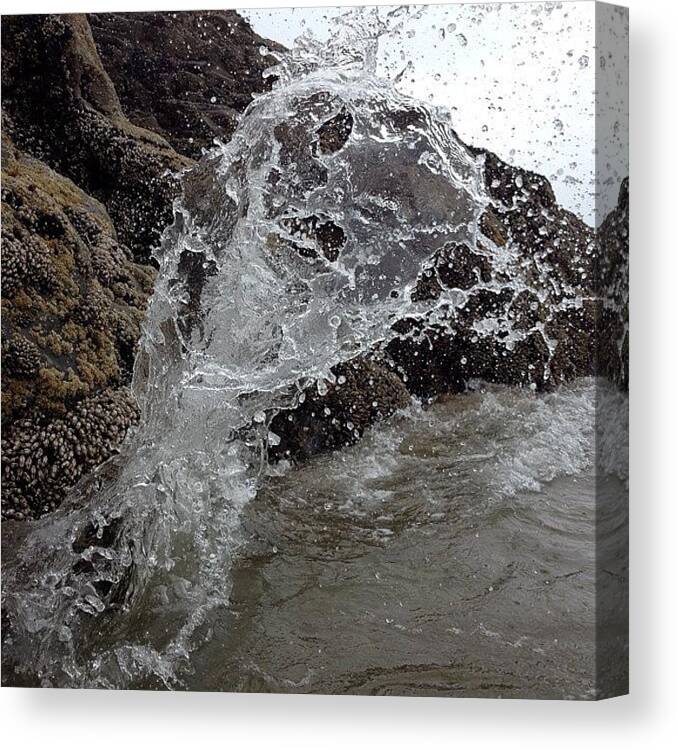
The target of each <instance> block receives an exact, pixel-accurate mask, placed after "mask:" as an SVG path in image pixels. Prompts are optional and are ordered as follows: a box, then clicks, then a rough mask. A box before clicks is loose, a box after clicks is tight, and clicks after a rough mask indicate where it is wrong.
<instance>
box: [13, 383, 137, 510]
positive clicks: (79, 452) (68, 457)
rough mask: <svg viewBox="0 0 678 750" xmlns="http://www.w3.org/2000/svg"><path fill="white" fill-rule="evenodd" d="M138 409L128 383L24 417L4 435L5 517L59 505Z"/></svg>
mask: <svg viewBox="0 0 678 750" xmlns="http://www.w3.org/2000/svg"><path fill="white" fill-rule="evenodd" d="M138 418H139V410H138V407H137V404H136V401H135V400H134V398H133V396H132V394H131V392H130V391H129V390H128V389H127V388H118V389H107V390H106V391H104V392H103V393H100V394H98V395H96V396H92V397H91V398H86V399H84V400H83V401H81V402H80V403H78V404H77V406H76V407H75V408H74V409H72V410H71V411H69V412H68V413H67V414H66V415H65V416H64V417H62V418H56V419H22V420H19V421H18V422H16V423H15V424H14V425H12V426H11V427H9V428H7V429H6V430H5V432H4V434H3V438H2V486H3V506H2V516H3V518H15V519H23V518H30V517H38V516H41V515H43V514H44V513H47V512H49V511H51V510H54V509H55V508H56V507H57V506H58V505H59V504H60V503H61V502H62V500H63V499H64V491H65V490H66V489H67V488H69V487H72V486H73V485H74V484H75V483H76V482H77V481H78V479H80V477H82V476H83V475H85V474H86V473H87V472H88V471H90V470H91V469H93V468H94V467H95V466H97V465H99V464H100V463H102V462H103V461H105V460H106V459H107V458H109V457H110V456H111V455H113V454H114V453H115V452H116V451H117V450H118V447H119V446H120V443H121V442H122V440H123V438H124V437H125V435H126V433H127V430H128V429H129V428H130V427H131V426H132V425H134V424H135V423H136V422H137V421H138Z"/></svg>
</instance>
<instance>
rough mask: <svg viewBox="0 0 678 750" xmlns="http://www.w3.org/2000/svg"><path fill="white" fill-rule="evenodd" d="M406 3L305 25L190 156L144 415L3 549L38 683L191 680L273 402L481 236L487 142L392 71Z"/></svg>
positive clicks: (141, 373) (385, 322)
mask: <svg viewBox="0 0 678 750" xmlns="http://www.w3.org/2000/svg"><path fill="white" fill-rule="evenodd" d="M399 18H400V12H393V13H392V14H390V15H389V16H388V17H387V18H386V19H385V20H382V19H380V17H379V15H378V14H377V12H376V11H365V10H363V9H358V10H355V11H351V12H350V13H349V14H346V15H345V16H342V17H341V18H340V19H338V21H337V34H336V35H335V38H334V41H333V42H332V43H331V44H325V43H323V44H320V43H319V42H318V41H317V40H315V39H313V38H312V37H311V36H305V37H302V38H301V39H300V40H298V43H297V45H296V47H295V48H294V49H293V50H292V51H291V52H289V53H284V54H280V58H279V64H278V65H277V66H276V67H274V68H273V69H271V70H270V71H269V74H270V75H272V76H274V77H275V79H276V82H275V84H274V86H273V88H272V90H271V91H270V92H269V93H266V94H263V95H260V96H258V97H257V98H256V99H255V100H254V101H253V103H252V104H251V105H250V107H249V108H248V110H247V111H246V112H245V114H244V115H243V117H242V120H241V121H240V123H239V126H238V129H237V130H236V132H235V134H234V135H233V138H232V140H231V141H230V142H229V143H228V144H226V145H218V146H217V147H216V148H215V149H213V150H212V151H211V152H210V153H209V154H207V155H205V156H204V157H203V159H202V161H201V162H200V164H198V165H197V166H196V167H194V168H193V169H192V170H190V171H189V172H187V173H186V174H185V175H183V194H182V197H181V198H180V199H179V200H178V201H177V202H176V205H175V221H174V224H173V226H172V227H170V228H169V229H168V230H167V231H166V233H165V235H164V238H163V242H162V246H161V248H160V249H159V251H158V254H157V259H158V262H159V264H160V271H159V276H158V281H157V283H156V288H155V291H154V294H153V297H152V299H151V302H150V305H149V309H148V314H147V319H146V322H145V324H144V327H143V334H142V339H141V342H140V351H139V355H138V357H137V361H136V363H135V373H134V382H133V388H134V393H135V395H136V397H137V399H138V401H139V404H140V407H141V412H142V418H141V426H140V427H139V429H138V430H137V432H136V433H135V434H132V435H129V436H128V438H127V440H126V443H125V445H124V446H123V448H122V452H121V455H120V456H119V457H117V458H116V459H114V460H112V461H110V462H108V463H107V464H105V465H104V466H102V467H100V468H99V470H97V472H95V474H94V476H93V477H92V478H90V479H89V480H88V481H87V482H85V483H84V484H82V485H81V486H79V487H78V488H76V490H75V491H74V492H73V493H72V496H71V497H70V498H69V499H68V500H67V501H66V502H65V503H64V504H63V506H62V507H61V509H60V510H59V511H57V512H56V513H54V514H53V515H51V516H49V517H46V518H44V519H42V520H40V521H38V522H36V523H35V524H33V525H32V527H31V529H30V531H29V532H27V534H26V536H25V538H24V539H22V540H18V541H17V544H16V547H17V552H16V553H15V555H14V556H13V559H10V561H9V562H6V565H5V570H4V576H3V579H4V581H3V587H4V592H5V611H6V614H7V617H8V622H9V623H10V624H11V625H10V627H9V628H6V629H5V630H6V635H5V642H4V652H5V655H6V659H7V660H8V663H9V664H10V666H11V668H12V669H13V670H14V671H15V673H16V675H17V679H18V680H19V681H21V680H22V679H25V681H26V682H27V683H31V684H35V683H36V682H38V683H40V684H43V685H60V686H102V687H125V686H129V685H131V684H135V681H138V680H140V679H150V680H155V681H157V684H158V685H164V686H166V687H179V686H181V685H182V684H184V679H183V676H184V675H185V674H186V673H187V672H190V669H191V666H190V655H191V652H192V650H193V649H194V648H195V647H196V644H198V643H199V642H200V641H201V640H204V639H207V638H209V637H210V632H211V631H210V628H211V625H212V623H213V622H214V620H215V618H217V617H218V614H219V612H220V611H221V610H223V608H225V607H226V606H227V605H228V601H229V593H230V586H231V584H230V577H229V571H230V569H231V566H232V564H233V562H234V559H235V556H236V555H237V553H238V550H239V547H240V545H241V544H242V543H243V541H244V540H243V539H242V532H241V524H240V519H241V512H242V509H243V508H244V507H245V506H246V505H247V504H248V502H249V501H250V500H251V499H252V498H253V497H254V496H255V495H256V493H257V489H258V486H259V481H260V477H261V476H262V474H263V473H265V470H266V467H267V461H266V457H267V450H268V446H269V443H271V442H272V443H273V444H275V441H276V440H277V436H275V435H272V434H271V433H270V432H269V424H270V421H271V419H272V417H273V416H274V414H275V413H277V412H278V411H279V410H281V409H289V408H293V407H294V406H295V405H297V404H298V402H299V400H300V398H301V397H302V395H301V394H302V393H303V391H304V389H305V388H307V387H308V386H309V385H311V384H313V383H314V382H315V383H317V387H318V390H319V391H321V392H322V389H323V388H324V387H325V385H324V384H325V381H327V380H329V381H332V380H333V378H334V376H333V374H332V370H331V368H332V367H333V366H334V365H336V364H337V363H339V362H344V361H346V360H349V359H351V358H352V357H354V356H356V355H359V354H361V353H364V352H366V351H369V350H370V349H371V348H372V347H373V346H374V345H375V344H377V343H379V342H381V341H383V340H384V339H386V338H387V336H388V335H389V331H390V330H391V326H392V325H393V323H394V322H395V321H397V320H399V319H401V318H402V317H404V316H405V315H417V314H418V312H419V310H418V308H417V303H415V302H412V301H411V295H410V293H409V292H410V291H411V290H412V289H413V288H414V286H415V284H416V281H417V277H418V275H419V274H420V272H421V269H422V266H423V265H424V264H425V263H426V261H427V260H429V259H430V258H431V256H433V254H434V253H435V252H436V251H437V250H439V249H440V248H442V247H444V246H445V245H448V244H449V243H466V244H467V245H468V246H469V247H473V248H475V247H476V246H477V244H478V243H477V240H478V236H477V233H478V228H477V227H478V223H479V218H480V216H481V214H482V213H483V211H484V210H485V208H486V206H487V205H488V203H489V199H488V197H487V195H486V193H485V190H484V187H483V180H482V177H481V173H482V167H483V157H482V156H480V155H477V154H475V153H474V152H471V151H470V150H468V149H467V148H466V147H465V146H464V145H463V144H462V143H461V142H460V141H459V140H458V138H457V137H456V135H455V133H454V131H453V130H452V127H451V124H450V121H449V117H448V116H447V115H446V114H445V113H444V112H442V111H441V110H439V109H432V108H430V107H427V106H426V105H424V104H421V103H419V102H416V101H414V100H412V99H410V98H407V97H405V96H403V95H402V94H399V93H398V92H397V91H396V89H395V88H394V87H393V85H392V84H391V83H389V82H387V81H385V80H382V79H380V78H378V77H377V75H376V59H377V49H378V44H379V39H380V37H382V36H383V35H384V34H387V33H394V32H395V31H397V29H398V28H399V23H400V20H399ZM483 242H484V243H485V245H486V246H487V245H490V244H491V243H490V242H489V241H488V239H487V238H484V240H483ZM492 253H493V262H494V263H498V264H502V263H505V264H507V263H508V262H509V261H510V251H509V250H507V249H503V250H501V249H499V248H496V247H494V246H492ZM516 283H518V282H516ZM450 304H455V299H454V292H451V293H449V294H444V295H443V296H442V297H441V298H440V300H439V302H438V303H437V305H438V306H439V307H440V308H441V310H442V308H443V306H444V305H450ZM442 319H443V318H442V317H441V320H442ZM154 607H156V608H157V607H161V608H162V617H157V618H156V619H155V620H154V621H153V622H152V623H151V624H150V625H149V623H148V621H147V620H145V619H144V620H143V623H144V624H143V627H141V626H140V623H141V622H142V618H141V615H140V613H141V612H143V611H148V610H151V611H152V610H153V608H154Z"/></svg>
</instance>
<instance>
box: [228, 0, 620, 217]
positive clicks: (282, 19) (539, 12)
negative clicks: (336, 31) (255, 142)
mask: <svg viewBox="0 0 678 750" xmlns="http://www.w3.org/2000/svg"><path fill="white" fill-rule="evenodd" d="M594 8H595V6H594V3H592V2H571V3H567V2H566V3H519V4H498V3H492V4H483V5H471V4H457V5H434V6H428V7H426V9H425V10H424V12H423V13H421V14H420V15H419V16H418V17H415V16H417V15H418V14H417V13H416V11H417V10H419V9H418V8H413V9H412V13H411V15H410V19H409V20H408V21H407V22H406V23H405V25H404V27H403V30H402V32H401V33H399V34H398V35H397V37H395V38H388V39H384V40H382V42H381V44H380V64H381V70H382V72H384V73H385V74H387V75H390V76H391V77H394V76H395V75H397V74H398V73H400V72H401V71H402V69H403V68H404V67H405V66H406V65H407V63H408V62H409V63H411V70H409V71H408V72H407V73H406V75H405V76H404V77H403V78H402V80H401V81H400V83H399V84H398V85H399V87H400V88H401V89H402V90H403V91H405V92H406V93H409V94H412V95H413V96H416V97H417V98H420V99H425V100H427V101H429V102H431V103H433V104H435V105H438V106H444V107H446V108H448V109H450V110H451V111H452V113H453V122H454V126H455V129H456V130H457V132H458V133H459V135H460V136H461V137H462V138H463V139H464V140H465V141H466V142H469V143H472V144H473V145H475V146H482V147H486V148H488V149H490V150H492V151H494V152H496V153H497V154H498V155H499V156H501V157H502V158H504V159H505V160H507V161H509V162H511V163H513V164H517V165H520V166H523V167H526V168H528V169H533V170H535V171H537V172H540V173H542V174H545V175H546V176H547V177H549V179H550V180H551V181H552V184H553V186H554V190H555V192H556V194H557V196H558V199H559V200H560V202H561V203H562V204H563V205H564V206H566V207H567V208H569V209H570V210H572V211H574V212H575V213H576V214H578V215H579V216H581V217H582V218H584V219H585V220H586V221H587V222H589V223H591V224H593V223H594V198H593V191H594V189H595V157H594V153H593V148H594V133H595V118H594V114H595V99H594V87H595V70H596V65H598V64H599V60H598V58H597V53H596V50H595V49H594V44H595V34H594V30H595V15H594V13H595V10H594ZM391 9H392V8H391ZM344 10H345V9H340V8H297V9H294V8H288V9H284V8H274V9H262V10H251V9H246V10H241V11H240V12H241V13H242V14H243V15H244V16H245V17H247V18H248V19H249V20H250V22H251V24H252V26H253V27H254V29H255V30H256V31H257V32H258V33H259V34H261V35H262V36H265V37H267V38H270V39H275V40H276V41H279V42H281V43H282V44H284V45H285V46H287V47H290V46H292V45H293V44H294V40H295V38H296V37H297V36H299V35H300V34H301V33H303V32H305V31H311V32H312V33H313V34H314V35H315V36H317V37H319V38H321V39H327V38H328V37H329V34H330V33H331V24H330V22H329V19H330V18H331V17H332V16H336V15H338V14H340V13H342V12H344ZM388 10H390V9H389V8H388V7H386V8H382V12H383V13H386V12H388ZM610 126H612V124H611V125H610ZM623 176H625V175H612V179H613V180H615V181H616V182H617V184H618V182H619V179H621V177H623ZM610 194H611V195H613V194H614V196H615V197H616V188H615V189H614V190H612V191H610ZM611 207H612V206H611V205H610V206H609V207H608V206H606V207H605V208H606V209H609V208H611Z"/></svg>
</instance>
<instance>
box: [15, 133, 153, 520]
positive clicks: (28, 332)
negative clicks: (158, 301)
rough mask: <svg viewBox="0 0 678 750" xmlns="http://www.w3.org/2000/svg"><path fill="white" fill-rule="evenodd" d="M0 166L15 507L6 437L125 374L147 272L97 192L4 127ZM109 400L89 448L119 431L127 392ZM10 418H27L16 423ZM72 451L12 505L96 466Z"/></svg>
mask: <svg viewBox="0 0 678 750" xmlns="http://www.w3.org/2000/svg"><path fill="white" fill-rule="evenodd" d="M2 167H3V168H2V184H3V193H2V248H3V252H2V277H3V298H2V426H3V435H4V436H5V437H7V440H6V441H4V442H3V452H2V467H3V477H5V478H6V479H7V481H8V482H9V484H5V486H4V491H3V503H4V504H6V501H7V502H10V505H11V503H12V502H14V501H12V500H9V499H10V498H11V497H13V496H14V495H15V494H16V492H19V490H16V491H15V490H13V489H11V488H12V487H13V486H14V485H13V484H12V482H13V481H14V479H13V478H14V477H16V476H18V475H17V474H16V472H17V471H19V469H20V468H21V469H22V471H23V467H20V466H19V464H18V463H17V462H19V461H21V460H22V459H21V455H22V453H21V451H20V450H19V451H18V452H17V450H15V449H14V448H12V446H13V445H14V444H15V442H16V441H17V440H19V442H20V443H21V445H24V444H25V440H24V438H20V437H12V435H18V436H20V435H29V434H30V432H31V430H33V429H34V428H35V429H37V427H36V425H39V426H40V430H43V431H44V432H45V434H46V435H49V434H51V433H50V432H49V430H50V425H52V424H54V425H61V427H59V428H58V429H62V430H63V429H65V427H64V426H63V425H64V424H65V423H64V422H63V420H64V419H67V418H68V415H69V414H73V413H77V409H79V408H80V404H82V403H84V402H83V399H85V400H87V399H89V400H91V399H96V398H98V394H100V393H101V392H103V391H106V392H110V389H111V388H119V387H120V386H123V385H125V384H127V383H128V382H129V378H130V374H131V367H132V360H133V357H134V348H135V346H136V342H137V340H138V337H139V331H140V324H141V321H142V319H143V315H144V309H145V305H146V300H147V298H148V295H149V294H150V292H151V289H152V285H153V279H154V271H153V270H152V269H151V268H150V267H149V266H143V265H139V264H137V263H136V262H135V261H134V260H133V258H132V254H131V252H130V251H129V250H128V249H127V248H125V247H124V246H123V245H121V244H120V243H119V242H118V241H117V237H116V232H115V230H114V228H113V225H112V223H111V220H110V218H109V216H108V213H107V212H106V209H105V208H104V207H103V206H102V205H101V204H100V203H99V202H98V201H96V200H94V199H93V198H90V197H89V196H88V195H86V194H85V193H83V192H82V191H81V190H80V189H79V188H77V187H76V186H75V185H74V184H73V183H72V182H71V181H70V180H68V179H67V178H65V177H61V176H60V175H58V174H57V173H56V172H54V171H52V170H51V169H50V168H49V167H47V166H46V165H45V164H43V163H42V162H40V161H38V160H37V159H34V158H32V157H30V156H27V155H26V154H24V153H22V152H20V151H19V150H18V149H17V148H16V147H15V146H14V144H13V143H12V142H11V140H10V139H9V137H8V136H7V135H6V134H3V164H2ZM116 398H117V401H115V403H114V404H113V405H112V406H111V408H110V409H105V410H104V412H103V413H102V415H101V416H100V417H98V419H101V420H103V421H102V422H101V425H99V426H98V427H97V430H98V431H99V433H102V434H103V432H105V430H104V427H103V425H104V423H105V421H106V419H110V420H111V424H110V429H109V431H108V433H107V434H108V435H109V438H107V440H108V442H106V443H105V446H108V447H105V446H104V443H102V446H104V447H102V448H101V450H100V451H99V453H96V452H95V453H96V456H101V455H104V454H106V455H108V453H110V446H111V445H112V443H111V441H115V440H118V439H120V438H121V437H122V435H123V433H124V430H121V429H119V425H120V424H122V423H121V422H120V419H121V416H120V414H118V412H117V411H116V410H117V409H118V408H122V407H119V406H115V404H117V403H119V404H124V403H125V401H124V399H123V400H122V401H121V400H120V398H119V397H116ZM104 403H105V402H104ZM101 408H103V407H101ZM125 409H127V411H126V412H125V413H126V414H127V416H125V419H124V420H123V422H124V423H125V424H127V423H128V422H129V423H131V420H133V418H134V414H135V413H136V412H135V411H134V410H132V411H130V410H129V409H128V408H127V407H125ZM74 410H76V412H74ZM18 425H24V427H23V428H22V429H21V430H19V432H17V430H18ZM28 425H32V427H29V426H28ZM116 425H117V426H116ZM54 429H57V427H55V428H54ZM125 429H126V428H125ZM101 439H102V440H103V438H101ZM22 441H23V442H22ZM5 448H7V450H5ZM92 450H94V449H92ZM89 452H91V451H89ZM50 455H51V454H50ZM93 455H94V454H93ZM41 460H42V459H41ZM46 460H47V459H46ZM69 460H70V459H69ZM97 460H98V459H97ZM73 461H74V464H73V466H70V464H69V467H70V468H68V470H66V468H64V466H65V464H64V466H62V468H64V471H62V472H60V473H56V474H55V476H54V477H53V478H52V479H50V482H52V485H50V486H52V487H53V494H52V495H51V496H50V497H51V498H52V499H51V500H49V502H47V501H44V502H43V501H42V500H40V501H38V500H36V501H35V502H33V501H32V500H30V501H29V500H26V503H28V505H27V506H26V507H24V508H23V510H20V511H17V512H21V513H24V514H25V513H29V514H32V513H34V512H42V510H41V509H42V508H43V507H44V506H45V504H47V505H48V506H49V507H52V505H53V503H54V502H56V500H57V499H61V498H63V491H61V492H59V491H58V486H59V483H60V482H61V483H62V484H61V489H62V490H63V488H64V487H65V486H66V484H68V483H72V481H74V480H75V479H77V477H79V476H80V475H81V474H82V472H83V471H85V470H87V467H91V466H92V465H94V464H93V463H92V460H91V459H90V457H89V453H87V455H84V454H81V453H80V452H79V451H75V452H74V455H73ZM23 462H24V464H25V462H26V457H25V456H24V458H23ZM30 467H33V468H31V471H34V473H35V476H31V478H30V481H29V480H28V477H27V475H26V473H25V471H23V473H22V474H21V476H22V477H23V479H22V480H21V482H20V486H21V487H23V488H24V489H25V488H26V487H28V486H29V485H30V487H31V488H32V490H31V491H33V490H35V491H36V492H37V491H38V490H41V488H42V483H43V481H46V480H45V476H46V475H45V474H44V472H42V473H41V472H40V471H39V470H38V468H36V465H35V463H34V462H33V463H30ZM64 483H66V484H64ZM18 486H19V485H17V487H18ZM8 487H9V488H10V489H9V491H8ZM26 491H27V490H26ZM21 492H23V490H21ZM20 494H21V493H20ZM21 497H23V495H21ZM36 497H37V495H36ZM16 502H17V503H19V501H18V500H17V501H16ZM21 502H22V503H23V501H21ZM19 505H21V503H19ZM19 505H17V506H16V507H17V508H18V507H19ZM3 507H5V505H3ZM7 507H10V506H7ZM22 507H23V506H22Z"/></svg>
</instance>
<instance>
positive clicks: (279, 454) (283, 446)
mask: <svg viewBox="0 0 678 750" xmlns="http://www.w3.org/2000/svg"><path fill="white" fill-rule="evenodd" d="M332 373H333V376H334V379H335V380H334V382H333V383H325V382H322V383H320V384H313V385H312V386H310V387H309V388H307V389H306V390H304V391H303V393H302V396H301V399H300V402H299V404H298V406H297V407H296V408H294V409H290V410H285V411H282V412H280V413H279V414H277V415H276V416H275V417H274V418H273V420H272V421H271V423H270V431H271V433H272V434H273V435H274V436H275V438H276V439H277V440H279V443H277V442H276V443H275V444H271V446H270V448H269V457H270V458H271V459H274V460H276V459H280V458H292V459H295V460H299V459H303V458H307V457H309V456H312V455H315V454H317V453H322V452H324V451H328V450H333V449H336V448H341V447H343V446H346V445H351V444H352V443H354V442H356V440H358V439H359V438H360V436H361V435H362V434H363V433H364V432H365V430H366V429H367V428H368V427H369V426H370V425H372V424H374V423H375V422H379V421H381V420H383V419H385V418H386V417H389V416H391V415H392V414H393V413H394V412H395V411H397V410H398V409H401V408H403V407H404V406H406V405H407V404H408V403H409V401H410V396H409V393H408V392H407V389H406V388H405V386H404V385H403V383H402V381H401V380H400V378H398V377H397V375H395V374H394V373H393V371H392V370H390V369H389V368H388V367H387V366H385V365H384V364H383V363H380V362H378V361H372V360H370V359H368V358H366V357H356V358H355V359H352V360H350V361H348V362H345V363H343V364H340V365H337V366H336V367H334V368H333V370H332ZM274 442H275V441H274Z"/></svg>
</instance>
